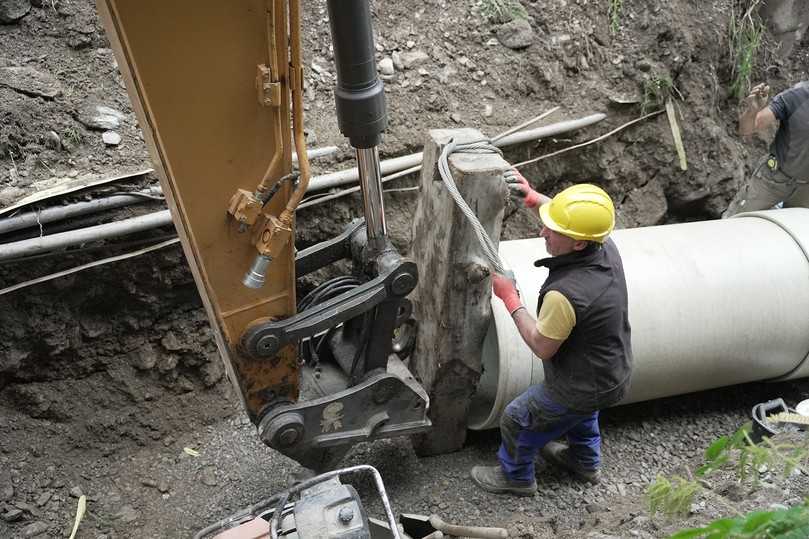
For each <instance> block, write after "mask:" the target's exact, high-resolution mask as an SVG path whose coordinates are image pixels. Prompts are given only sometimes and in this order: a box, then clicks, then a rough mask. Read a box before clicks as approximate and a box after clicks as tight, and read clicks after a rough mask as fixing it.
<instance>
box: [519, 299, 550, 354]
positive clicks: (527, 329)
mask: <svg viewBox="0 0 809 539" xmlns="http://www.w3.org/2000/svg"><path fill="white" fill-rule="evenodd" d="M512 316H513V318H514V325H516V326H517V331H518V332H519V333H520V337H522V340H523V341H525V344H527V345H528V348H530V349H531V351H532V352H533V353H534V355H535V356H537V357H538V358H540V359H545V358H543V357H542V355H543V354H542V353H541V352H540V350H539V346H538V344H537V337H538V334H539V331H538V330H537V321H536V319H535V318H534V317H533V316H531V315H530V314H529V313H528V311H527V310H526V309H525V308H522V309H519V310H517V311H515V312H514V314H513V315H512Z"/></svg>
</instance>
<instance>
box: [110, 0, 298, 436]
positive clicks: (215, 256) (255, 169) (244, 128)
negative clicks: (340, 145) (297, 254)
mask: <svg viewBox="0 0 809 539" xmlns="http://www.w3.org/2000/svg"><path fill="white" fill-rule="evenodd" d="M98 7H99V13H100V15H101V17H102V20H103V23H104V26H105V28H106V31H107V35H108V36H109V38H110V41H111V44H112V47H113V49H114V50H115V54H116V58H117V59H118V64H119V67H120V69H121V73H122V74H123V77H124V80H125V82H126V86H127V90H128V92H129V95H130V98H131V101H132V106H133V108H134V110H135V112H136V114H137V116H138V121H139V123H140V127H141V129H142V131H143V135H144V137H145V139H146V142H147V144H148V147H149V150H150V153H151V156H152V160H153V161H154V165H155V168H156V169H157V170H158V172H159V175H160V178H161V183H162V184H163V190H164V192H165V194H166V198H167V200H168V202H169V207H170V209H171V213H172V216H173V219H174V223H175V225H176V227H177V232H178V233H179V235H180V238H181V240H182V245H183V249H184V251H185V255H186V258H187V259H188V262H189V264H190V266H191V270H192V272H193V274H194V278H195V280H196V283H197V287H198V288H199V291H200V294H201V296H202V299H203V302H204V303H205V307H206V309H207V311H208V316H209V318H210V320H211V323H212V326H213V330H214V333H215V335H216V340H217V344H218V346H219V350H220V353H221V355H222V357H223V359H224V361H225V364H226V367H227V370H228V375H229V377H230V378H231V381H232V382H233V383H234V385H235V386H236V389H237V390H238V392H239V394H240V395H241V397H242V400H243V402H244V405H245V408H246V409H247V412H248V414H249V415H250V417H251V419H253V420H254V421H256V420H257V418H258V417H259V416H260V414H261V412H262V410H263V409H264V408H265V407H266V406H267V405H268V404H270V403H277V402H284V401H287V402H292V401H295V400H297V398H298V366H297V359H296V351H295V350H294V348H293V347H292V346H289V347H286V348H285V349H283V350H282V351H281V353H279V354H278V355H277V356H276V357H274V358H272V359H269V360H268V359H264V360H260V359H251V358H249V357H247V356H246V355H244V354H243V353H241V352H240V350H239V345H238V343H239V338H240V337H241V335H242V333H243V331H244V329H245V327H246V326H248V325H249V324H251V323H253V322H256V321H257V320H266V319H271V318H284V317H287V316H289V315H291V314H293V313H294V310H295V274H294V254H293V250H292V247H293V246H292V243H293V242H292V241H287V242H286V243H282V244H281V245H280V246H278V247H277V248H278V249H280V251H279V252H278V253H274V260H273V262H272V264H271V265H270V267H269V271H268V273H267V275H266V284H265V285H264V286H263V287H262V288H259V289H251V288H247V287H245V286H243V285H242V277H243V276H244V275H245V272H246V271H247V270H248V268H250V265H251V263H252V262H253V260H254V259H255V257H256V255H257V253H258V251H257V250H256V246H255V245H254V243H253V241H254V240H255V237H254V236H255V234H254V233H253V232H252V231H250V230H249V229H247V230H245V227H244V226H241V227H240V223H239V222H238V221H237V220H236V219H234V218H233V217H232V216H230V215H229V214H228V209H229V207H231V209H232V206H231V199H232V198H233V197H234V195H235V194H237V193H242V195H244V193H246V194H247V195H249V194H251V193H254V192H256V190H257V189H259V186H260V185H261V184H262V182H263V184H264V186H265V187H272V186H273V185H274V184H275V183H276V182H278V180H279V179H280V178H282V177H283V176H285V175H288V174H289V173H290V172H291V171H292V158H291V152H292V139H291V135H290V130H289V126H290V125H291V121H292V119H291V107H290V102H291V90H292V88H291V87H292V84H291V83H290V81H291V80H293V79H294V78H293V77H290V71H291V68H290V49H289V47H288V43H289V36H288V35H287V28H288V26H287V20H288V15H287V6H286V4H285V2H283V1H272V0H239V1H233V2H222V1H221V0H194V1H191V0H172V1H170V2H166V1H165V0H98ZM296 7H297V6H296ZM294 38H295V39H296V40H297V35H296V36H294ZM296 93H297V92H296ZM299 120H300V119H298V121H299ZM302 168H303V167H302ZM289 183H290V182H283V185H282V186H281V187H280V189H279V190H278V191H277V193H275V195H274V197H273V198H272V199H271V200H270V202H269V203H268V204H267V206H266V207H265V210H269V211H268V212H267V213H270V214H272V215H276V216H277V215H281V214H282V212H283V211H284V208H285V207H286V206H287V203H288V202H289V201H290V198H291V197H292V187H291V185H290V184H289ZM240 190H241V191H240ZM248 198H249V197H248ZM292 205H294V201H293V204H292ZM253 217H255V213H253ZM293 237H294V230H293Z"/></svg>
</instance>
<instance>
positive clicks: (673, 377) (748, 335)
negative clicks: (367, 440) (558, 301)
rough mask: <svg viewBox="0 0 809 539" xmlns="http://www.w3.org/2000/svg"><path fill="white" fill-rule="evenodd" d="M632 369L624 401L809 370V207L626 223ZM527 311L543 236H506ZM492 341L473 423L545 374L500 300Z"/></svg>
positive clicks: (479, 425) (505, 255)
mask: <svg viewBox="0 0 809 539" xmlns="http://www.w3.org/2000/svg"><path fill="white" fill-rule="evenodd" d="M613 238H614V240H615V243H616V244H617V245H618V248H619V250H620V252H621V255H622V257H623V261H624V270H625V273H626V280H627V288H628V291H629V319H630V323H631V324H632V347H633V351H634V359H635V369H634V373H633V376H632V388H631V390H630V392H629V395H628V396H627V398H626V399H625V400H624V401H623V403H629V402H636V401H643V400H648V399H654V398H660V397H666V396H669V395H678V394H683V393H690V392H693V391H700V390H704V389H710V388H715V387H720V386H727V385H732V384H739V383H744V382H751V381H756V380H775V379H783V380H786V379H792V378H801V377H805V376H809V209H803V208H793V209H786V210H774V211H765V212H754V213H747V214H742V215H739V216H737V217H735V218H733V219H727V220H717V221H705V222H698V223H686V224H677V225H666V226H656V227H648V228H636V229H631V230H618V231H616V232H614V233H613ZM500 256H501V257H502V259H503V262H504V263H505V264H506V265H507V266H509V267H510V268H511V269H513V270H514V273H515V275H516V279H517V285H518V288H519V290H520V293H521V296H522V298H523V301H524V302H525V304H526V307H527V308H528V310H529V311H532V312H535V311H536V307H537V299H538V294H539V289H540V287H541V286H542V283H543V282H544V280H545V277H546V276H547V269H545V268H536V267H534V261H535V260H537V259H539V258H543V257H545V256H547V253H546V251H545V248H544V240H541V239H528V240H518V241H506V242H502V243H501V244H500ZM492 309H493V313H494V317H493V323H492V324H491V325H490V328H489V331H488V334H487V336H486V339H485V341H484V345H483V346H484V354H483V367H484V372H483V375H482V377H481V379H480V384H479V386H478V390H477V393H476V396H475V399H474V401H473V403H472V408H471V413H470V417H469V426H470V428H472V429H476V430H479V429H487V428H494V427H497V426H498V424H499V418H500V414H501V413H502V411H503V409H504V408H505V406H506V405H507V404H508V403H509V402H510V401H511V400H512V399H513V398H514V397H516V396H517V395H519V394H520V393H521V392H522V391H524V390H525V389H526V388H527V387H528V385H529V384H537V383H540V382H541V381H542V379H543V375H542V364H541V363H542V362H541V361H540V360H539V359H538V358H536V357H534V356H533V355H532V354H531V352H530V350H529V349H528V347H527V346H526V345H525V343H524V342H523V341H522V339H521V338H520V336H519V334H518V333H517V330H516V328H515V326H514V323H513V322H512V320H511V317H510V316H509V314H508V312H507V311H506V309H505V308H504V307H503V304H502V302H500V301H499V300H498V299H497V298H494V299H493V300H492Z"/></svg>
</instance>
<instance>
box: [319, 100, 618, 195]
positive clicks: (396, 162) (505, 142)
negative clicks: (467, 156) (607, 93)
mask: <svg viewBox="0 0 809 539" xmlns="http://www.w3.org/2000/svg"><path fill="white" fill-rule="evenodd" d="M606 117H607V115H606V114H603V113H597V114H591V115H589V116H585V117H584V118H578V119H576V120H566V121H564V122H557V123H554V124H550V125H546V126H543V127H537V128H536V129H529V130H526V131H518V132H517V133H513V134H511V135H508V136H505V137H503V138H501V139H498V140H496V141H494V142H493V144H494V145H495V146H497V147H498V148H503V147H506V146H513V145H514V144H520V143H522V142H528V141H531V140H538V139H541V138H547V137H552V136H555V135H559V134H562V133H567V132H569V131H574V130H576V129H582V128H584V127H587V126H589V125H593V124H595V123H598V122H600V121H601V120H603V119H604V118H606ZM422 156H423V153H422V152H418V153H414V154H410V155H403V156H401V157H394V158H393V159H385V160H384V161H381V162H380V170H381V173H382V175H383V176H384V175H387V174H391V173H393V172H399V171H400V170H404V169H406V168H411V167H414V166H417V165H420V164H421V160H422ZM357 181H359V172H358V169H357V168H356V167H354V168H349V169H346V170H340V171H337V172H331V173H329V174H322V175H320V176H315V177H313V178H312V180H311V181H310V182H309V189H308V190H307V192H311V191H321V190H323V189H331V188H333V187H338V186H340V185H345V184H348V183H356V182H357Z"/></svg>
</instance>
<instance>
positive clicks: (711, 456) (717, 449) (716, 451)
mask: <svg viewBox="0 0 809 539" xmlns="http://www.w3.org/2000/svg"><path fill="white" fill-rule="evenodd" d="M728 442H730V438H728V437H727V436H722V437H721V438H719V439H717V440H716V441H714V443H712V444H711V445H709V446H708V449H706V450H705V460H708V461H711V460H716V457H718V456H719V455H720V454H721V453H722V451H724V449H725V447H727V445H728Z"/></svg>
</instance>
